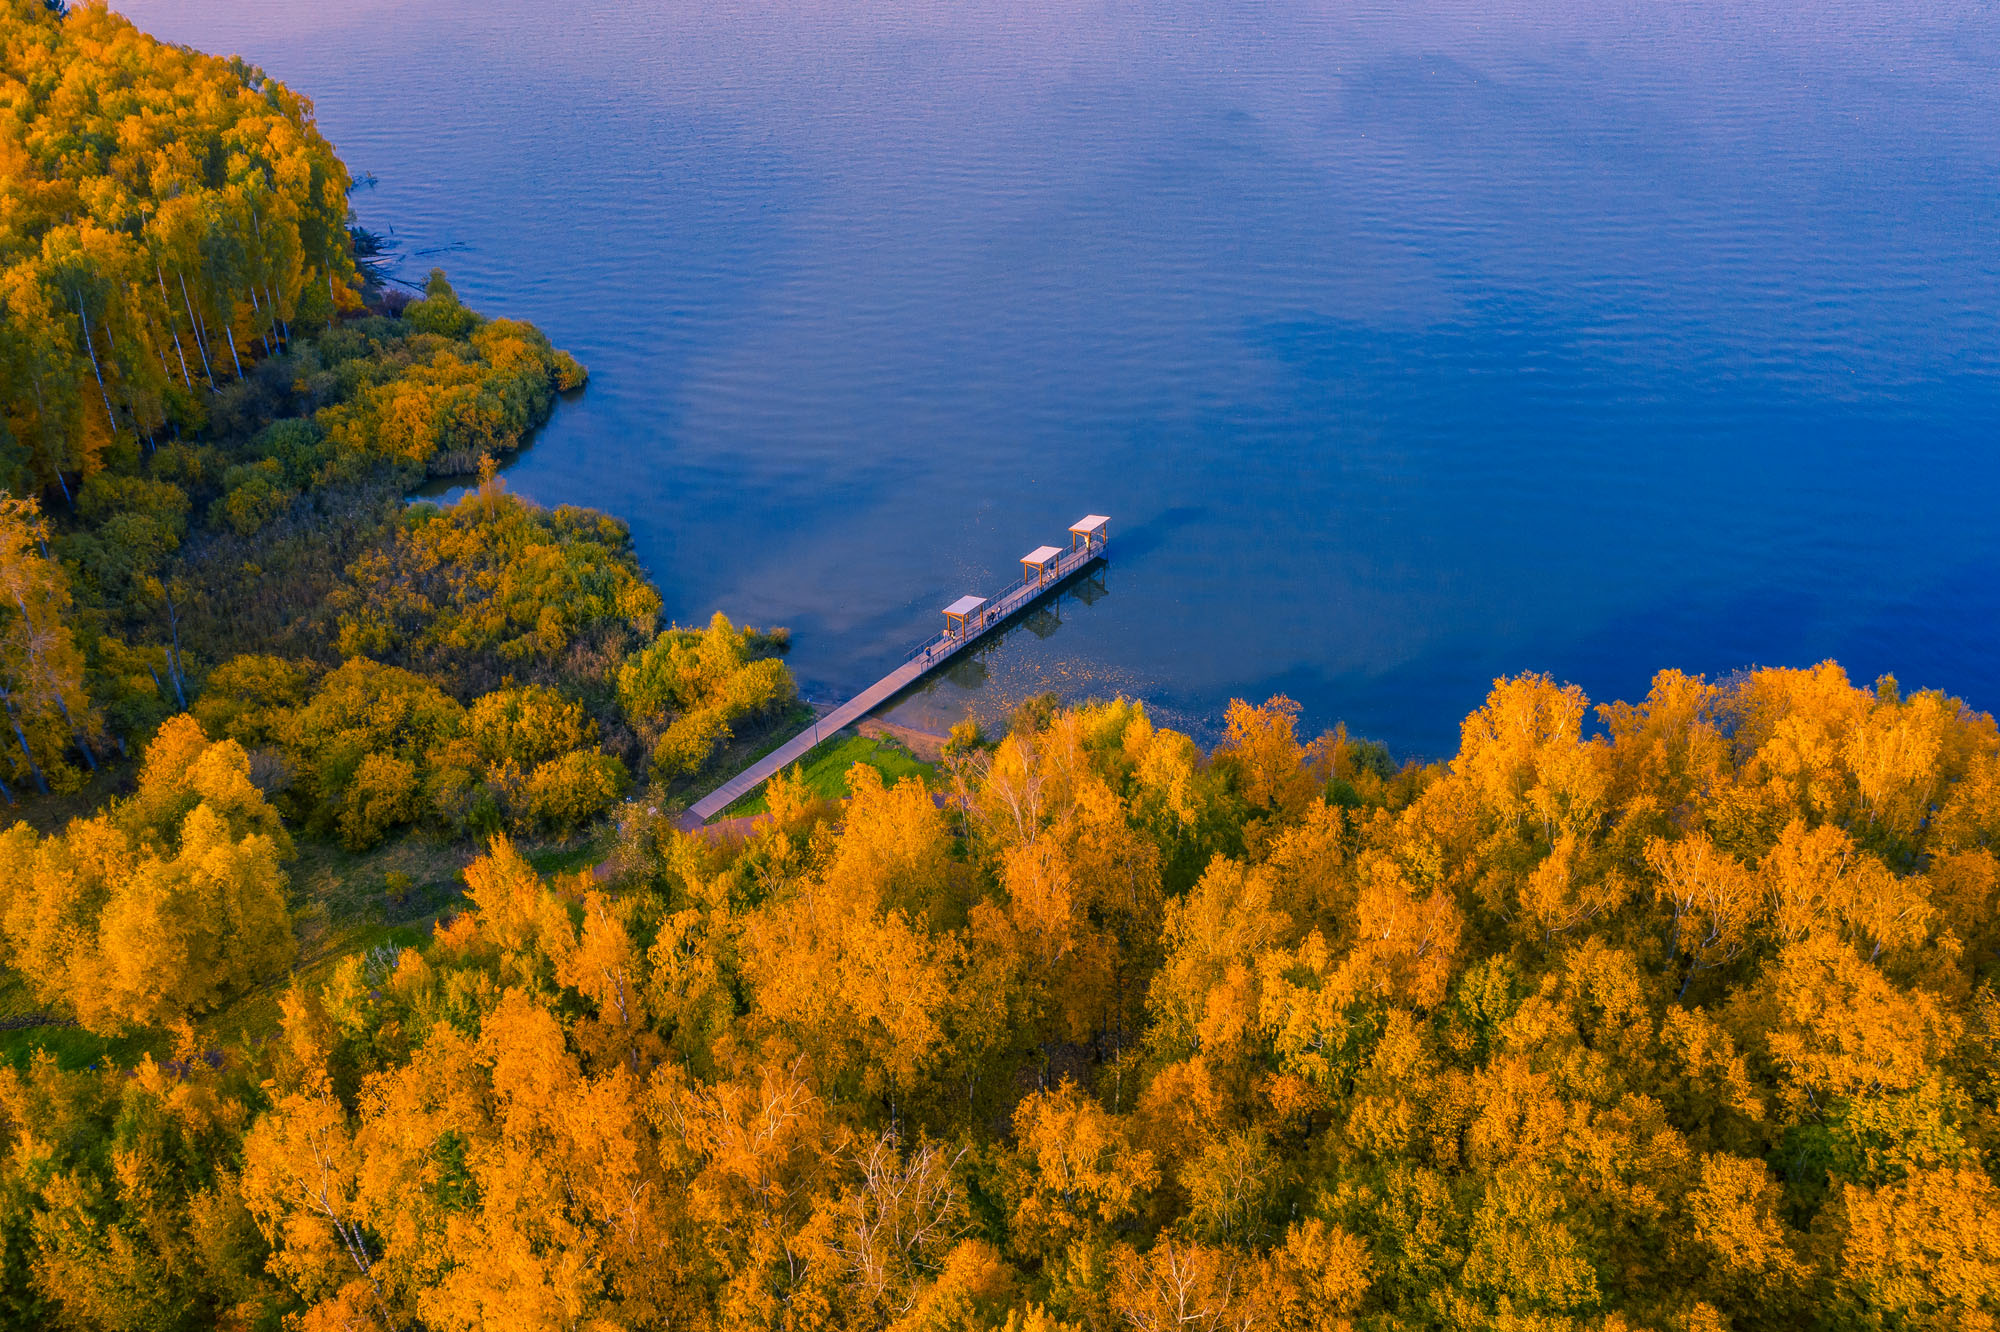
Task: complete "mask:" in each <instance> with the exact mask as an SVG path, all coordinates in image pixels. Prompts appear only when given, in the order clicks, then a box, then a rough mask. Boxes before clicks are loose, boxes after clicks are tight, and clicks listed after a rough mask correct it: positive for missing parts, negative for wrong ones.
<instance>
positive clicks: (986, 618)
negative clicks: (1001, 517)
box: [683, 514, 1109, 828]
mask: <svg viewBox="0 0 2000 1332" xmlns="http://www.w3.org/2000/svg"><path fill="white" fill-rule="evenodd" d="M1107 521H1108V520H1107V519H1105V518H1104V517H1102V516H1101V515H1098V514H1092V515H1090V516H1089V517H1086V518H1083V519H1081V520H1080V521H1079V522H1078V523H1077V525H1076V526H1075V527H1072V528H1071V529H1070V547H1069V549H1067V550H1063V549H1061V548H1059V547H1055V546H1042V547H1039V548H1037V549H1036V550H1034V551H1032V552H1030V553H1029V555H1028V556H1027V557H1026V558H1024V559H1023V560H1022V561H1021V563H1022V567H1023V575H1022V578H1021V581H1020V582H1018V583H1016V584H1015V585H1014V586H1013V587H1011V588H1009V589H1008V590H1007V591H1006V592H1004V593H1002V594H1001V595H1000V596H997V597H995V598H993V599H992V600H991V601H980V600H978V599H977V598H971V597H966V598H961V599H960V600H959V601H957V602H954V603H953V604H952V608H951V610H950V611H948V612H947V613H946V619H945V624H946V626H947V628H946V629H945V631H944V632H943V633H941V634H939V635H938V636H937V637H935V638H933V639H930V640H929V641H927V642H925V643H923V644H920V645H919V646H918V647H916V648H915V649H914V650H912V651H911V653H910V655H909V656H908V657H907V658H906V659H905V660H904V662H903V664H902V665H901V666H898V667H897V668H896V669H895V670H893V671H890V672H889V673H888V674H887V675H885V676H883V677H882V678H881V679H879V680H877V681H876V682H875V683H874V684H872V685H869V686H868V687H867V688H866V689H864V690H862V691H861V692H860V693H858V694H856V695H855V696H854V697H853V698H851V699H849V700H847V702H845V703H843V704H841V705H840V706H839V707H837V708H835V709H834V710H833V711H831V712H829V713H827V714H826V715H825V716H823V717H821V718H820V719H819V720H818V721H815V722H814V723H813V724H812V725H811V726H808V727H807V728H806V729H805V730H803V731H800V732H799V733H798V734H797V735H795V736H793V737H792V738H791V739H789V740H787V741H785V743H784V744H782V745H779V746H778V747H777V748H776V749H774V750H772V751H771V752H770V753H768V754H766V755H764V757H762V758H760V759H758V760H757V761H756V762H755V763H752V764H751V765H750V766H749V767H747V768H745V769H744V770H743V771H741V772H739V773H737V774H736V775H735V776H734V777H731V778H730V779H729V780H728V781H726V782H724V783H723V784H722V785H720V786H718V787H716V788H715V789H714V790H713V791H710V792H709V793H708V794H707V795H705V796H703V797H702V798H701V799H699V800H697V801H695V802H694V805H693V806H692V807H691V808H690V809H689V810H688V813H687V815H685V816H684V819H683V826H685V827H689V828H696V827H700V826H701V825H702V824H704V823H706V822H708V821H709V820H710V819H712V818H714V817H715V816H716V815H717V814H720V813H721V812H722V811H723V810H725V809H728V808H729V807H730V806H731V805H733V804H735V803H736V802H737V801H738V800H741V799H742V798H743V797H744V796H746V795H749V794H750V793H751V792H752V791H754V790H756V789H757V788H758V786H760V785H761V784H763V783H764V782H765V781H767V780H769V779H770V778H771V777H773V776H775V775H776V774H777V773H779V772H781V771H783V770H784V768H785V767H787V766H788V765H790V764H792V763H796V762H798V760H800V759H802V758H804V757H805V756H806V755H807V754H808V753H810V752H812V750H813V749H814V748H815V747H816V746H818V744H819V743H820V741H822V740H824V739H828V738H830V737H832V736H835V735H838V734H839V733H840V731H841V729H842V728H843V727H847V726H851V725H853V724H854V723H855V722H858V721H860V720H861V719H862V718H863V717H865V716H867V715H868V714H869V713H870V712H873V711H874V710H875V709H876V708H879V707H881V706H882V705H883V704H884V703H886V702H888V701H889V700H890V699H892V698H894V697H895V696H896V695H897V694H900V693H902V692H903V691H904V690H905V689H908V688H909V687H910V686H911V685H913V684H915V683H916V682H917V681H919V680H921V679H923V678H924V676H926V675H928V674H930V673H931V672H932V671H934V670H936V669H937V668H938V667H940V666H942V665H944V664H945V663H946V662H948V661H950V660H951V659H952V658H953V657H956V656H957V655H958V654H959V653H961V652H963V651H965V650H966V649H967V648H969V647H971V646H972V645H973V644H974V643H976V642H978V641H979V640H980V639H982V638H984V637H985V636H986V635H988V634H990V633H992V632H993V631H994V630H995V629H998V628H999V627H1000V626H1001V625H1003V624H1005V623H1006V622H1007V621H1009V620H1011V619H1013V618H1014V617H1015V616H1016V615H1019V614H1020V613H1021V612H1022V611H1024V610H1027V609H1028V608H1029V607H1030V606H1032V605H1034V604H1035V603H1036V602H1038V601H1040V600H1041V599H1042V598H1044V597H1046V596H1049V595H1050V594H1052V593H1053V592H1055V591H1056V589H1057V588H1059V587H1061V586H1062V585H1063V584H1064V583H1067V582H1068V581H1069V580H1070V579H1072V578H1074V577H1076V575H1078V574H1080V573H1082V572H1083V571H1084V570H1085V569H1087V568H1089V567H1090V566H1091V565H1093V564H1095V563H1097V562H1098V561H1099V560H1101V559H1103V558H1104V555H1105V548H1106V545H1107V543H1108V541H1109V538H1108V537H1107V536H1106V534H1105V530H1104V528H1105V523H1106V522H1107ZM968 602H970V603H974V604H971V605H968V604H967V603H968Z"/></svg>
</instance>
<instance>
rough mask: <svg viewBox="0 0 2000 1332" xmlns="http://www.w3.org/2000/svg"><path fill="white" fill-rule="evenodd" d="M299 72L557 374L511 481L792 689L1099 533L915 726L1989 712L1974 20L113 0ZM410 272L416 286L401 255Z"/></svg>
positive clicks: (1421, 3) (826, 684) (1284, 4)
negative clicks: (577, 373)
mask: <svg viewBox="0 0 2000 1332" xmlns="http://www.w3.org/2000/svg"><path fill="white" fill-rule="evenodd" d="M117 3H118V4H119V6H120V7H121V8H122V9H124V10H125V11H126V12H128V13H131V14H132V15H133V16H134V17H135V18H136V19H137V20H138V21H139V22H140V23H141V24H142V26H145V27H147V28H148V29H150V30H151V31H153V32H156V33H158V34H160V35H162V36H164V37H166V38H168V39H170V40H174V41H180V42H188V43H192V44H194V45H197V46H201V47H204V48H208V49H213V50H222V51H237V52H241V53H242V54H243V55H244V56H245V57H246V58H248V59H250V60H252V61H255V62H257V63H259V64H261V65H263V66H265V67H266V68H267V69H269V70H270V71H271V72H272V73H273V74H275V75H277V76H278V77H280V78H283V79H286V80H288V81H290V82H291V83H292V84H293V85H294V86H296V87H298V88H300V89H302V90H304V91H306V92H308V93H309V94H310V95H311V96H312V97H313V99H314V101H315V103H316V105H317V108H318V112H319V117H320V122H321V124H322V126H323V127H324V128H325V130H326V132H327V133H328V135H329V136H330V137H331V138H332V139H333V141H334V142H335V143H336V144H337V145H338V146H339V147H340V149H341V150H342V153H343V155H344V156H345V157H346V159H347V160H348V162H349V163H350V164H351V165H352V166H353V167H354V168H355V169H356V170H357V171H371V172H373V173H374V174H375V175H376V176H377V178H378V181H379V183H378V184H376V185H375V186H374V187H372V188H370V189H367V190H365V191H362V192H361V193H360V194H358V195H357V196H356V197H355V207H356V210H357V212H358V213H359V215H360V218H361V220H362V221H363V222H364V223H366V224H367V225H369V226H371V227H374V228H376V229H378V230H388V229H391V228H393V229H394V231H395V234H396V236H397V238H398V239H399V240H400V242H401V250H400V252H401V253H402V254H404V255H406V256H413V257H412V258H410V259H408V260H407V261H406V263H405V276H407V277H409V278H412V279H421V277H422V276H423V273H422V271H421V270H422V269H423V268H424V267H427V266H428V264H429V263H430V262H431V261H432V258H433V257H435V256H440V255H441V256H442V260H443V262H445V263H447V264H448V265H449V267H450V269H451V275H452V279H453V281H454V283H455V284H456V285H457V286H458V288H459V290H460V292H461V293H462V294H463V295H464V296H465V297H466V299H467V300H468V301H470V302H471V303H473V304H474V305H476V306H478V307H480V308H482V309H486V310H490V311H493V312H496V313H505V314H508V315H514V316H519V317H523V318H527V319H532V320H534V321H535V322H537V323H538V324H541V325H542V326H543V327H544V328H546V329H547V331H548V332H549V334H550V336H551V337H552V338H554V340H555V341H556V342H557V344H559V345H561V346H563V347H566V348H568V349H570V350H572V351H573V352H575V353H576V354H577V355H578V356H579V357H580V358H581V359H582V360H583V361H584V362H585V363H586V364H587V365H588V366H589V367H590V370H591V381H590V386H589V388H588V390H587V391H586V392H585V393H583V394H582V395H581V397H579V398H578V399H577V400H575V401H572V402H566V403H564V404H562V406H561V407H560V408H559V410H558V411H557V414H556V416H555V419H554V420H553V421H552V422H551V424H550V426H549V427H548V429H547V430H546V431H544V432H543V435H542V437H541V438H540V439H539V440H538V441H537V442H536V444H535V446H534V447H533V448H532V449H530V450H528V451H526V452H525V453H523V454H522V455H520V456H519V457H518V458H517V459H515V460H514V461H513V462H512V463H511V464H510V465H509V467H508V469H507V477H508V481H509V484H510V485H511V486H512V487H513V488H514V489H515V490H516V491H517V492H520V493H523V494H526V495H528V496H530V497H532V498H535V499H537V500H540V501H542V502H544V503H549V504H557V503H573V504H584V505H591V506H595V507H599V508H603V509H607V510H609V511H610V512H612V513H614V514H617V515H618V516H619V517H621V518H623V519H625V520H626V521H627V522H628V523H629V524H630V525H631V527H632V531H633V539H634V542H635V544H636V548H637V549H638V551H639V553H640V555H641V557H642V558H643V559H644V560H645V561H646V564H647V566H648V568H649V569H650V570H651V571H652V573H653V574H654V576H655V577H656V579H657V580H658V581H659V583H660V584H661V589H662V594H663V597H664V599H665V603H666V612H667V614H668V615H669V616H671V617H673V618H674V619H677V620H680V621H683V622H694V623H700V622H703V621H705V620H706V619H707V618H708V616H709V614H710V612H711V611H713V610H715V609H717V608H720V609H721V610H723V611H725V612H727V613H728V614H729V615H730V616H731V618H733V619H735V620H737V621H738V622H740V623H750V624H784V625H789V626H790V627H791V629H792V631H793V644H794V647H793V652H792V658H791V660H792V666H793V668H794V670H795V671H796V672H797V674H798V675H799V677H800V680H801V684H802V685H803V687H804V689H805V690H806V692H807V693H808V694H809V695H810V696H812V697H841V698H844V697H848V696H851V695H852V694H853V693H854V692H855V691H856V690H858V689H860V688H862V687H864V686H865V685H867V684H869V683H871V682H872V681H874V680H876V679H878V678H880V677H881V676H882V675H884V674H885V673H886V672H887V671H888V670H890V669H892V668H893V667H894V666H895V665H896V664H897V663H899V662H900V661H901V660H902V654H903V653H904V652H905V651H907V649H908V648H909V646H910V645H911V644H912V643H914V642H916V641H918V640H920V639H922V638H923V637H924V636H925V635H926V634H927V633H928V632H930V629H931V627H932V626H933V625H934V624H935V622H936V613H935V608H937V607H939V606H942V605H945V604H947V603H948V602H949V601H950V600H951V599H952V598H954V597H956V596H958V595H960V594H961V593H963V592H964V591H966V590H967V589H968V588H993V587H997V586H1000V585H1002V584H1003V583H1004V582H1005V581H1006V580H1007V577H1008V575H1009V574H1010V573H1011V572H1012V571H1013V570H1014V567H1015V566H1014V564H1013V561H1014V560H1015V559H1017V558H1018V556H1019V555H1020V553H1021V552H1023V551H1026V550H1028V549H1031V548H1032V547H1033V546H1035V545H1037V544H1039V543H1040V542H1042V541H1045V540H1054V541H1056V542H1058V543H1060V542H1061V540H1062V534H1063V532H1064V531H1065V530H1066V529H1067V527H1068V525H1069V523H1071V522H1072V521H1074V520H1075V519H1076V517H1077V516H1078V515H1080V514H1083V513H1087V512H1095V513H1107V514H1110V515H1112V518H1113V521H1114V524H1115V527H1116V531H1117V533H1118V537H1117V541H1118V545H1117V548H1116V554H1115V559H1116V565H1115V569H1114V572H1113V573H1112V574H1111V577H1112V578H1113V579H1114V580H1115V581H1116V584H1117V588H1118V595H1117V596H1116V597H1113V598H1109V599H1107V600H1105V601H1103V602H1102V603H1100V604H1097V605H1095V606H1086V605H1084V604H1082V597H1081V596H1080V595H1079V596H1078V597H1076V598H1075V599H1074V601H1072V600H1068V599H1066V600H1065V602H1064V603H1063V605H1062V606H1061V607H1060V608H1059V610H1058V611H1057V612H1056V616H1057V618H1058V619H1059V620H1060V621H1061V631H1060V632H1058V633H1055V634H1054V635H1053V636H1051V637H1047V638H1043V637H1041V636H1039V635H1038V634H1037V632H1036V631H1035V626H1025V628H1026V632H1022V631H1020V630H1015V631H1011V632H1009V633H1008V634H1007V635H1005V637H1004V638H1003V639H1002V640H1001V641H1000V642H999V643H998V644H996V645H995V646H993V647H992V648H990V649H988V650H987V651H986V653H985V654H984V655H983V656H982V658H981V660H982V662H983V664H984V666H985V667H986V669H987V671H988V676H987V678H986V679H985V681H984V683H982V684H980V685H978V686H977V687H971V688H962V687H959V686H956V685H953V684H951V683H950V682H949V681H947V682H943V683H940V684H939V685H937V686H934V693H935V699H934V702H935V704H936V706H937V707H938V708H939V709H940V710H941V711H940V713H939V720H940V721H943V720H947V718H945V716H944V715H943V711H942V710H944V709H946V708H947V707H948V706H949V707H966V706H970V707H976V708H981V709H984V710H985V711H987V712H997V711H1001V710H1004V704H998V703H996V704H991V705H989V704H988V703H987V702H986V701H984V696H985V695H986V694H988V693H992V694H993V695H994V697H995V699H996V700H997V699H1012V698H1014V697H1017V696H1018V695H1020V694H1024V693H1027V692H1032V691H1033V690H1034V689H1037V688H1042V687H1049V688H1056V689H1059V690H1061V691H1062V692H1065V693H1068V694H1111V693H1117V692H1121V691H1122V692H1127V693H1131V694H1134V695H1137V696H1139V697H1142V698H1144V699H1146V700H1147V702H1148V703H1149V705H1151V706H1153V707H1154V708H1155V709H1156V710H1157V711H1158V712H1159V713H1160V714H1161V716H1162V717H1163V719H1165V720H1167V721H1168V722H1169V723H1170V724H1177V725H1186V726H1190V727H1193V728H1194V729H1195V730H1196V732H1197V734H1199V735H1201V736H1202V737H1203V738H1213V736H1214V734H1215V731H1216V727H1217V725H1218V723H1219V720H1220V718H1221V715H1222V713H1223V710H1224V709H1225V708H1226V706H1227V704H1228V700H1229V699H1230V698H1231V697H1232V696H1241V697H1246V698H1253V699H1254V698H1262V697H1265V696H1267V695H1269V694H1271V693H1273V692H1278V691H1283V692H1285V693H1288V694H1290V695H1291V696H1292V697H1294V698H1296V699H1298V700H1300V702H1301V703H1303V704H1304V707H1305V718H1304V720H1305V722H1306V724H1307V725H1308V726H1312V727H1318V726H1325V725H1330V724H1331V723H1333V722H1334V721H1335V720H1336V719H1345V720H1347V721H1348V722H1349V723H1350V725H1351V726H1352V727H1353V728H1354V729H1355V730H1356V731H1357V732H1358V733H1361V734H1365V735H1371V736H1375V737H1378V738H1380V739H1383V740H1385V741H1387V742H1389V743H1390V744H1391V746H1392V747H1394V748H1395V749H1397V750H1398V751H1399V752H1403V753H1410V752H1414V753H1417V754H1429V755H1435V754H1440V753H1447V752H1449V751H1450V750H1452V749H1453V748H1454V747H1455V745H1456V733H1457V721H1458V719H1459V718H1460V717H1462V716H1463V715H1464V714H1465V713H1466V712H1467V711H1468V710H1469V709H1471V708H1472V707H1473V706H1475V705H1476V704H1477V703H1478V702H1479V700H1480V698H1481V696H1482V695H1483V694H1484V692H1485V690H1486V687H1487V685H1488V682H1489V681H1490V680H1491V679H1492V678H1493V677H1494V676H1495V675H1498V674H1501V673H1507V672H1515V671H1521V670H1529V669H1539V670H1546V671H1549V672H1551V673H1553V674H1555V675H1557V676H1559V677H1562V678H1566V679H1570V680H1575V681H1576V682H1578V683H1580V684H1581V685H1583V686H1584V687H1585V688H1586V689H1587V690H1588V691H1589V692H1590V693H1591V694H1592V695H1593V696H1595V697H1597V698H1600V699H1601V698H1608V697H1633V696H1636V695H1639V694H1642V693H1643V692H1644V691H1645V689H1646V685H1647V681H1648V679H1649V678H1650V676H1651V674H1652V672H1653V671H1654V670H1655V669H1657V668H1659V667H1662V666H1669V665H1671V666H1678V667H1682V668H1684V669H1688V670H1693V671H1702V672H1708V673H1716V672H1721V671H1727V670H1731V669H1734V668H1737V667H1740V666H1743V665H1746V664H1749V663H1762V664H1802V663H1810V662H1812V661H1815V660H1817V659H1820V658H1823V657H1827V656H1837V657H1839V658H1840V659H1841V660H1842V661H1843V662H1845V663H1846V664H1847V665H1848V667H1849V669H1850V670H1851V671H1852V673H1853V674H1854V675H1856V676H1857V677H1859V678H1862V679H1872V678H1873V677H1874V676H1875V675H1876V674H1877V673H1879V672H1882V671H1886V670H1893V671H1895V672H1896V673H1897V674H1898V675H1899V676H1900V677H1901V678H1902V680H1903V682H1904V684H1905V685H1906V686H1912V687H1914V686H1922V685H1931V686H1938V687H1942V688H1945V689H1948V690H1951V691H1953V692H1956V693H1960V694H1962V695H1964V696H1966V697H1967V698H1969V699H1971V700H1972V701H1973V702H1974V703H1976V704H1978V705H1980V706H1982V707H1992V706H1994V705H1995V704H1996V703H2000V523H1995V522H1994V521H1993V497H1994V495H1996V494H2000V450H1996V449H1995V448H1994V447H1993V440H1994V435H1995V423H1996V422H2000V246H1996V245H1995V244H1994V243H1993V241H1994V235H1995V227H1996V221H2000V219H1996V215H1995V200H1996V199H2000V98H1996V97H1994V95H1993V71H1994V69H1995V68H2000V9H1996V7H1994V6H1991V5H1978V4H1968V3H1964V0H1943V2H1942V3H1940V2H1938V0H1827V2H1826V3H1823V4H1816V5H1813V6H1811V7H1810V21H1806V20H1805V19H1803V18H1802V17H1801V16H1802V15H1803V14H1805V12H1806V10H1805V9H1804V8H1802V7H1801V6H1800V5H1798V4H1797V3H1796V2H1795V0H1687V2H1686V3H1678V4H1671V5H1657V4H1655V5H1647V4H1631V3H1622V2H1621V3H1611V2H1609V0H1604V2H1599V0H1592V2H1590V3H1583V4H1562V5H1512V6H1508V5H1493V4H1491V3H1488V0H1128V2H1127V3H1120V4H1115V5H1086V4H1074V3H1065V2H1059V0H797V2H796V3H793V2H787V3H773V0H701V3H689V2H688V0H628V2H627V3H620V4H615V5H596V6H568V7H564V8H563V9H562V10H561V11H560V19H559V20H558V21H551V18H550V14H551V9H550V6H549V5H548V4H547V3H546V0H429V2H428V3H425V4H403V3H394V2H393V0H345V3H339V4H331V5H312V6H302V5H300V4H298V3H296V0H117ZM417 256H421V257H417Z"/></svg>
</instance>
